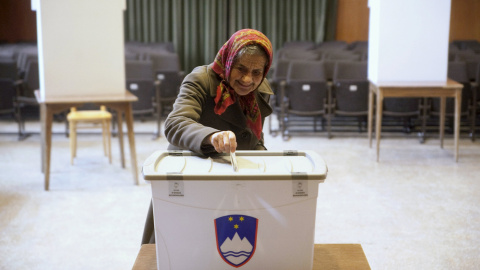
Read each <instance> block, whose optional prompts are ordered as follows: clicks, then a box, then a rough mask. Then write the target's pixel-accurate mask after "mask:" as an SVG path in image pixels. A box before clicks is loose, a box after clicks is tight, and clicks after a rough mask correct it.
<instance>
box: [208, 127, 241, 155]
mask: <svg viewBox="0 0 480 270" xmlns="http://www.w3.org/2000/svg"><path fill="white" fill-rule="evenodd" d="M208 140H209V142H210V143H211V144H212V145H213V147H215V151H217V152H218V153H224V152H225V153H230V152H235V150H237V138H236V137H235V133H233V132H231V131H220V132H216V133H213V134H212V135H210V137H209V139H208Z"/></svg>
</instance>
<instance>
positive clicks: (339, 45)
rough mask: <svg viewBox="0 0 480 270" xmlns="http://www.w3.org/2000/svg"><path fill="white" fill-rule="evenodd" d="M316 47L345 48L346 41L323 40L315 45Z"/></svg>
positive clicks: (324, 48)
mask: <svg viewBox="0 0 480 270" xmlns="http://www.w3.org/2000/svg"><path fill="white" fill-rule="evenodd" d="M317 48H319V49H322V50H335V51H336V50H346V49H347V48H348V43H347V42H345V41H342V40H331V41H324V42H321V43H319V44H318V45H317Z"/></svg>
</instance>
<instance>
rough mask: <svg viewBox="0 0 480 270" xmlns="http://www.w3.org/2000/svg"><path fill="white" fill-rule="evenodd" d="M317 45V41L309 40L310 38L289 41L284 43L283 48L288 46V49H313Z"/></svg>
mask: <svg viewBox="0 0 480 270" xmlns="http://www.w3.org/2000/svg"><path fill="white" fill-rule="evenodd" d="M315 46H316V44H315V42H313V41H308V40H303V41H302V40H293V41H287V42H285V43H283V46H282V48H288V49H292V48H294V49H302V50H311V49H314V48H315Z"/></svg>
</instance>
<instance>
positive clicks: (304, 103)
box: [286, 61, 328, 115]
mask: <svg viewBox="0 0 480 270" xmlns="http://www.w3.org/2000/svg"><path fill="white" fill-rule="evenodd" d="M286 91H287V93H286V96H287V97H288V99H289V108H288V110H289V111H296V112H301V113H302V114H306V115H308V114H312V115H313V114H320V113H321V111H324V110H325V103H326V102H327V100H328V86H327V81H326V78H325V71H324V67H323V63H322V62H320V61H292V62H291V63H290V66H289V68H288V73H287V86H286Z"/></svg>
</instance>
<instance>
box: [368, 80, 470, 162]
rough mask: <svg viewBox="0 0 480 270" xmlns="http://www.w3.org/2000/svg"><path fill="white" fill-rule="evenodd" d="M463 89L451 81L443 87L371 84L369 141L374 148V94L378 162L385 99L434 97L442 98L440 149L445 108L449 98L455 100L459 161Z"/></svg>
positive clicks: (459, 84) (455, 141)
mask: <svg viewBox="0 0 480 270" xmlns="http://www.w3.org/2000/svg"><path fill="white" fill-rule="evenodd" d="M462 88H463V85H462V84H461V83H458V82H456V81H453V80H451V79H448V80H447V82H446V83H445V84H443V85H436V86H431V85H428V84H426V85H421V84H411V85H408V84H406V85H376V84H374V83H372V82H370V91H369V95H368V140H369V143H370V148H371V147H372V122H373V110H374V104H373V99H374V96H373V95H374V94H375V95H376V98H377V102H376V106H375V107H376V123H375V135H376V140H377V161H379V156H380V135H381V132H382V130H381V129H382V110H383V99H384V98H387V97H397V98H399V97H402V98H405V97H413V98H415V97H424V98H428V97H433V98H440V147H441V148H443V137H444V132H445V107H446V100H447V97H452V98H455V114H454V122H455V123H454V148H455V161H456V162H457V161H458V139H459V134H460V110H461V103H462Z"/></svg>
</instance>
